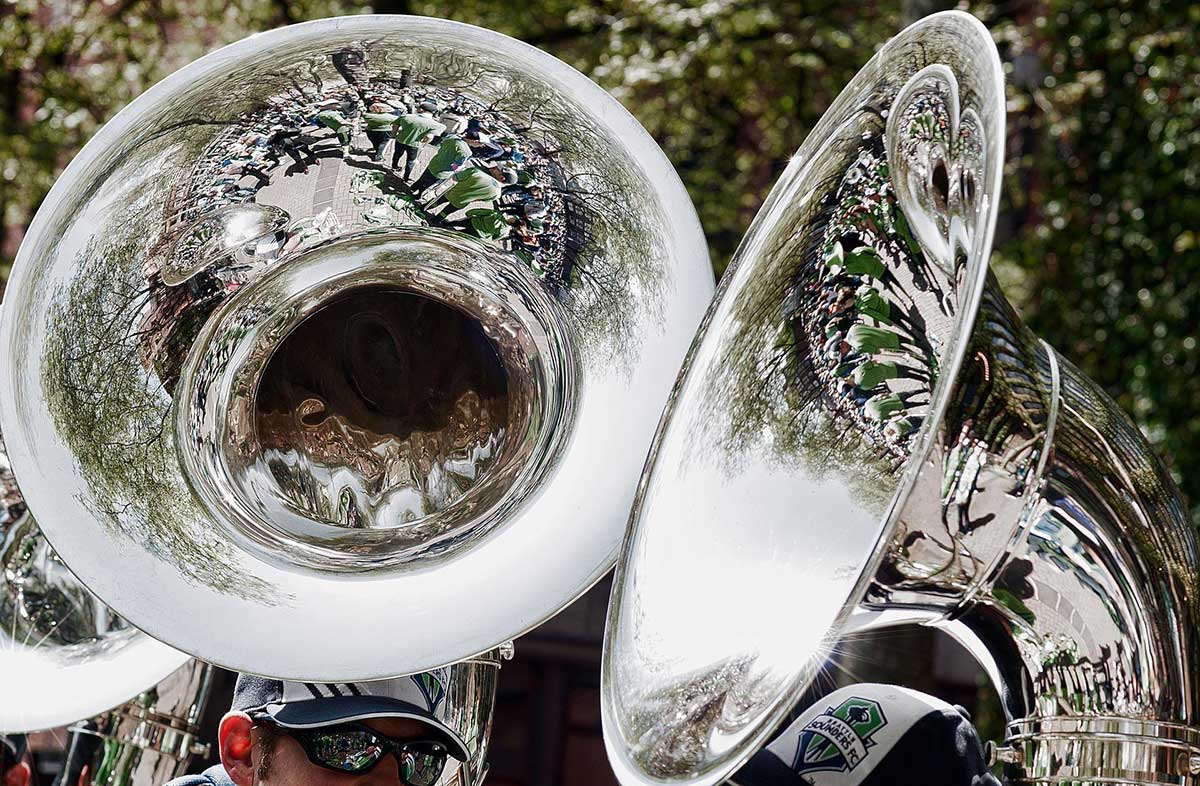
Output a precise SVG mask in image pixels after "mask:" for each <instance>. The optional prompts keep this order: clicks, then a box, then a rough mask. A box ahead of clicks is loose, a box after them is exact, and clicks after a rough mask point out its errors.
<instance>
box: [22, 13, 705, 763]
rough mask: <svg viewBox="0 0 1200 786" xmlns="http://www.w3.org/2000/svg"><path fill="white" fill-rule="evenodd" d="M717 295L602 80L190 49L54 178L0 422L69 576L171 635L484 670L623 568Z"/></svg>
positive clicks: (311, 37) (503, 60) (390, 24)
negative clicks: (498, 651)
mask: <svg viewBox="0 0 1200 786" xmlns="http://www.w3.org/2000/svg"><path fill="white" fill-rule="evenodd" d="M711 294H712V274H711V270H710V268H709V265H708V255H707V251H706V248H705V244H704V238H703V234H702V232H701V229H700V226H699V222H698V221H697V219H696V216H695V212H694V210H693V208H692V206H691V204H690V202H689V200H688V198H687V195H686V192H685V191H684V189H683V186H682V185H681V183H680V182H679V179H678V177H677V176H676V174H675V173H674V171H673V170H672V168H671V167H670V165H669V163H668V162H667V160H666V158H665V157H664V156H663V155H662V153H661V151H660V150H659V149H658V148H657V146H656V145H655V144H654V143H653V141H652V140H651V139H650V137H649V136H648V135H647V134H646V132H645V131H644V130H643V129H642V128H641V127H640V126H639V125H638V124H637V122H636V121H635V120H634V119H633V118H632V117H631V116H630V115H629V114H628V113H627V112H626V111H625V110H624V109H622V108H621V106H620V105H619V104H618V103H617V102H616V101H615V100H614V99H612V98H611V97H610V96H608V95H607V94H606V93H605V92H604V91H603V90H601V89H600V88H599V87H598V86H596V85H595V84H593V83H592V82H590V81H589V80H587V79H586V78H585V77H583V76H582V75H581V74H579V73H578V72H576V71H574V70H573V69H571V68H569V67H568V66H566V65H565V64H563V63H561V62H559V61H557V60H555V59H554V58H552V57H549V56H548V55H546V54H544V53H542V52H539V51H538V50H536V49H534V48H532V47H529V46H526V45H524V44H521V43H519V42H517V41H515V40H513V39H510V38H507V37H505V36H502V35H499V34H496V33H492V32H488V31H485V30H481V29H478V28H475V27H471V26H467V25H462V24H457V23H453V22H446V21H441V20H431V19H422V18H413V17H384V16H358V17H353V18H343V19H329V20H324V21H320V22H313V23H308V24H302V25H296V26H293V27H288V28H284V29H280V30H275V31H272V32H268V33H262V34H259V35H256V36H254V37H253V38H250V39H246V40H244V41H241V42H239V43H236V44H233V45H232V46H229V47H226V48H224V49H222V50H220V51H218V52H215V53H213V54H210V55H208V56H206V57H204V58H202V59H200V60H198V61H197V62H195V63H193V64H191V65H189V66H188V67H186V68H185V69H183V70H182V71H180V72H178V73H176V74H174V75H173V76H171V77H169V78H168V79H166V80H164V81H163V82H162V83H160V84H158V85H156V86H155V87H153V88H151V89H150V90H149V91H147V92H146V94H144V95H143V96H141V97H139V98H138V99H136V100H135V101H134V102H133V103H131V104H130V105H129V106H128V107H127V108H126V109H124V110H123V111H122V112H120V113H119V114H118V115H117V116H116V117H115V118H114V119H113V120H111V121H110V122H109V123H108V124H107V125H106V126H105V127H104V128H103V129H102V130H101V131H100V132H99V133H98V134H97V135H96V137H95V138H94V139H93V140H92V141H91V142H90V143H89V144H88V145H87V146H86V147H85V148H84V150H83V151H82V152H81V153H80V154H79V155H78V156H77V157H76V159H75V160H74V161H73V162H72V163H71V165H70V166H69V167H68V168H67V170H66V172H65V173H64V174H63V176H62V177H61V178H60V179H59V181H58V183H57V184H56V185H55V187H54V188H53V190H52V191H51V192H50V194H49V195H48V196H47V198H46V200H45V203H44V204H43V206H42V208H41V210H40V211H39V212H38V215H37V216H36V218H35V220H34V222H33V224H32V226H31V227H30V230H29V233H28V234H27V236H26V239H25V242H24V244H23V245H22V247H21V251H20V253H19V255H18V258H17V262H16V265H15V267H14V270H13V276H12V279H11V281H10V282H9V286H8V290H7V292H6V297H5V303H4V308H3V313H2V315H0V420H2V423H3V433H4V437H5V440H6V443H7V448H8V451H9V454H10V457H11V460H12V468H13V470H14V471H15V474H16V478H17V480H18V481H19V482H20V487H21V489H22V491H23V492H24V495H25V498H26V500H27V502H28V504H29V508H30V509H31V510H32V511H33V512H34V513H35V514H36V516H37V518H38V522H39V523H40V524H41V526H42V528H43V529H44V532H45V535H46V537H47V538H48V540H49V542H50V543H52V544H53V546H54V549H55V550H56V551H57V553H58V554H59V555H60V556H61V559H62V561H63V562H64V563H65V564H66V565H68V566H70V569H71V570H72V571H73V572H74V573H75V574H76V575H77V576H78V577H79V578H80V579H81V580H82V581H83V582H84V584H86V586H87V587H88V588H90V589H91V590H92V591H94V592H95V593H96V595H97V596H99V597H100V598H101V599H102V600H103V602H104V603H105V604H108V606H110V607H111V608H112V609H113V610H114V611H115V613H117V614H120V615H121V617H122V618H123V619H125V620H127V621H128V622H129V623H130V624H132V625H134V626H137V627H138V628H140V629H142V630H144V631H146V632H147V633H149V634H150V635H152V636H154V637H155V638H157V639H160V640H161V641H163V642H165V643H166V644H169V645H170V646H172V647H175V648H178V649H179V650H181V651H183V652H186V653H188V654H191V655H194V656H196V657H198V658H202V659H204V660H205V661H208V662H211V663H215V664H219V665H221V666H225V667H228V668H231V669H236V670H240V671H249V672H255V673H260V674H268V675H271V676H276V677H282V678H288V679H305V680H315V681H320V682H345V681H359V680H368V679H373V678H383V677H390V676H394V675H397V674H404V673H412V672H417V671H425V670H429V669H433V668H436V667H442V666H444V665H445V664H449V663H458V664H460V665H461V664H462V662H464V659H468V660H467V662H468V663H482V665H479V668H481V669H485V670H487V669H491V671H490V672H489V673H493V674H494V665H495V662H496V659H495V658H491V657H488V658H485V660H486V661H487V662H480V661H479V660H478V658H479V657H480V653H487V652H489V651H493V652H494V651H495V648H497V647H498V646H499V645H501V644H502V643H503V642H505V641H507V640H509V639H512V638H514V637H515V636H517V635H519V634H521V633H522V632H524V631H526V630H529V629H530V628H532V627H534V626H536V625H537V624H539V623H540V622H542V621H544V620H545V619H546V618H548V617H550V616H551V615H553V614H554V613H556V612H557V611H558V610H559V609H560V608H562V607H563V606H564V605H566V604H567V603H569V602H570V601H571V600H573V599H574V598H576V597H577V596H579V595H580V594H581V593H583V592H584V591H585V590H586V589H587V588H588V587H589V586H591V585H592V583H594V582H595V581H596V579H598V578H599V577H600V576H601V575H603V574H604V573H605V572H606V571H607V570H608V569H609V568H610V567H611V565H612V564H613V561H614V559H615V556H616V552H617V550H618V545H619V543H620V539H621V535H622V532H623V526H624V522H625V519H626V515H627V512H628V508H629V506H630V504H631V502H632V499H633V496H634V491H635V487H636V484H637V481H638V477H639V474H640V471H641V468H642V460H643V456H644V454H645V451H646V449H647V448H648V446H649V444H650V440H651V435H652V433H653V428H654V424H655V423H656V422H657V419H658V417H659V415H660V412H661V408H662V405H663V402H664V401H665V400H666V398H667V395H668V392H669V390H670V386H671V383H672V381H673V379H674V376H675V372H676V370H677V369H678V367H679V364H680V362H681V361H682V359H683V355H684V352H685V351H686V349H687V346H688V344H689V342H690V340H691V337H692V335H693V333H694V331H695V328H696V326H697V324H698V322H699V319H700V317H701V315H702V313H703V309H704V308H705V306H706V305H707V303H708V302H709V300H710V298H711ZM471 659H474V660H471ZM451 668H456V667H451ZM472 668H474V667H472ZM2 671H3V670H0V672H2ZM460 671H461V669H460ZM143 676H144V675H143ZM463 679H464V682H463V685H469V687H464V688H463V692H462V695H460V696H457V697H456V698H457V699H459V700H461V701H462V702H468V703H469V702H471V701H474V702H475V703H479V702H480V701H483V699H480V696H483V694H487V693H488V691H489V690H492V689H494V678H487V677H485V676H478V677H477V678H473V677H471V676H470V674H467V675H466V676H464V678H463ZM141 687H144V683H143V685H142V686H141ZM46 688H47V689H50V686H46ZM138 689H140V688H138ZM135 690H136V689H135ZM120 692H121V691H120V690H117V688H116V686H113V693H114V694H117V693H120ZM132 692H133V691H130V693H126V694H125V695H131V693H132ZM472 697H473V698H472ZM485 698H486V702H485V703H486V706H487V712H486V713H485V712H476V713H475V714H474V715H473V716H472V717H473V718H474V721H473V722H476V723H477V724H479V726H478V728H479V729H482V733H481V734H480V735H478V736H479V737H480V738H481V739H486V726H487V721H488V718H490V701H491V699H490V694H489V695H488V696H487V697H485ZM458 706H460V707H461V706H462V705H458ZM451 709H453V708H451ZM464 722H465V721H464ZM477 758H478V757H477ZM472 769H475V768H474V766H473V767H472ZM478 775H479V772H478V771H477V770H476V771H475V772H473V773H471V776H472V777H474V778H476V779H477V776H478Z"/></svg>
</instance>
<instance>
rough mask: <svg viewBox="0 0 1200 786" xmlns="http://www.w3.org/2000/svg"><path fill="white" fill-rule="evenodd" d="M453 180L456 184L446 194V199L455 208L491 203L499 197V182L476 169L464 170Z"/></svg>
mask: <svg viewBox="0 0 1200 786" xmlns="http://www.w3.org/2000/svg"><path fill="white" fill-rule="evenodd" d="M454 179H455V180H457V181H458V182H457V183H455V184H454V187H453V188H451V189H450V190H449V191H447V192H446V199H447V200H448V201H449V202H450V204H452V205H454V206H455V207H466V206H467V205H469V204H471V203H472V202H493V201H495V200H496V199H497V198H498V197H499V196H500V181H499V180H497V179H496V178H494V177H492V176H491V175H489V174H488V173H487V172H484V171H483V170H482V169H480V168H478V167H470V168H469V169H464V170H462V171H461V172H459V173H458V174H456V175H455V176H454Z"/></svg>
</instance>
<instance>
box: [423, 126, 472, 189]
mask: <svg viewBox="0 0 1200 786" xmlns="http://www.w3.org/2000/svg"><path fill="white" fill-rule="evenodd" d="M470 157H471V147H470V146H469V145H468V144H467V143H466V142H464V141H463V140H462V139H461V138H460V137H457V136H448V137H446V138H445V139H443V140H442V144H441V145H439V146H438V149H437V152H436V153H434V154H433V158H431V159H430V160H429V169H428V170H427V171H428V172H429V174H431V175H433V176H434V177H436V178H437V179H438V180H445V179H446V178H448V177H450V176H451V175H453V174H454V173H455V172H456V171H458V169H459V168H460V167H462V165H463V164H465V163H466V162H467V159H469V158H470Z"/></svg>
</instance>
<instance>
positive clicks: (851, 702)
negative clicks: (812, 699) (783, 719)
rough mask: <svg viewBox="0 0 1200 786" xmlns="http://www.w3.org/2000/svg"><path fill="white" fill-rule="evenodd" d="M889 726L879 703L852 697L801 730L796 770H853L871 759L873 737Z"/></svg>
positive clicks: (826, 711) (800, 771)
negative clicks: (869, 750) (867, 759)
mask: <svg viewBox="0 0 1200 786" xmlns="http://www.w3.org/2000/svg"><path fill="white" fill-rule="evenodd" d="M886 725H887V718H886V717H884V715H883V707H881V706H879V702H877V701H875V700H874V699H863V698H859V697H858V696H851V697H850V698H848V699H846V700H845V701H843V702H842V703H841V704H839V705H838V706H836V707H830V708H829V709H827V710H825V712H823V713H821V714H820V715H818V716H817V717H815V718H813V719H812V720H811V721H809V722H808V725H807V726H805V727H804V731H802V732H801V733H800V745H799V746H798V747H797V748H796V760H795V761H794V762H793V763H792V769H793V770H794V771H795V772H797V773H804V772H817V771H832V772H846V771H849V770H852V769H854V768H855V767H857V766H858V765H859V764H860V763H862V761H863V760H864V759H865V758H867V749H868V748H870V747H871V746H873V745H874V744H875V742H874V741H873V740H872V739H871V738H872V737H873V736H874V734H875V732H877V731H879V730H880V729H882V728H883V727H884V726H886Z"/></svg>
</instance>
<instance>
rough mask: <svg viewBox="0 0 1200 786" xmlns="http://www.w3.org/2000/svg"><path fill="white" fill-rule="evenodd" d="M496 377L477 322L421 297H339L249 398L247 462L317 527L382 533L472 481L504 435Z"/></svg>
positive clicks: (298, 331) (495, 359) (308, 322)
mask: <svg viewBox="0 0 1200 786" xmlns="http://www.w3.org/2000/svg"><path fill="white" fill-rule="evenodd" d="M511 414H512V408H511V407H510V401H509V384H508V376H507V374H506V372H505V367H504V362H503V360H502V355H501V351H500V349H499V348H498V347H497V346H496V345H495V343H494V342H493V341H492V340H491V339H490V338H489V337H488V335H487V334H486V333H485V331H484V329H483V326H482V325H481V324H480V323H479V321H478V320H476V319H474V318H472V317H471V316H470V315H468V314H466V313H464V312H462V311H460V310H458V309H456V308H454V307H452V306H449V305H447V304H445V303H441V302H438V301H436V300H433V299H431V298H429V297H425V296H423V295H421V294H418V293H415V292H409V291H403V290H397V289H390V288H382V289H381V288H361V289H358V290H355V291H351V292H347V293H344V294H342V295H341V296H339V297H337V298H336V299H334V300H332V301H331V302H329V303H328V304H326V305H325V306H323V307H321V308H320V309H319V310H317V311H315V312H314V313H312V314H310V315H309V316H308V317H306V318H305V319H304V320H302V321H301V322H300V323H299V324H298V325H296V326H295V327H294V328H293V329H292V331H291V332H290V333H289V334H288V335H287V336H286V337H285V338H284V339H283V340H282V341H281V342H280V343H279V345H278V347H277V348H276V349H275V351H274V353H273V355H272V356H271V358H270V360H269V361H268V362H267V364H266V367H265V368H264V370H263V372H262V376H261V378H260V380H259V384H258V390H257V392H256V395H255V396H254V433H255V437H256V439H257V441H258V443H259V445H258V450H257V451H256V452H257V453H258V459H259V461H260V462H261V466H260V468H262V469H266V470H267V472H269V474H270V477H271V478H273V480H274V484H275V486H276V488H275V489H274V492H275V494H277V495H278V497H279V501H280V502H281V503H283V504H284V505H286V506H287V507H290V508H292V509H293V510H295V511H296V512H298V513H302V514H307V517H309V518H311V519H312V520H314V521H317V522H323V523H327V524H332V525H337V526H341V527H351V528H379V527H394V526H400V525H403V524H406V523H411V522H414V521H417V520H419V519H422V518H424V517H426V516H429V515H431V514H434V513H436V512H438V511H441V510H443V509H445V508H446V507H447V506H449V505H451V504H452V503H454V502H455V501H456V500H458V499H460V498H461V497H462V496H463V494H465V493H466V492H467V491H468V490H469V489H471V488H472V487H474V486H475V485H477V484H478V483H479V482H480V480H481V479H482V478H483V477H484V476H485V475H486V474H487V473H488V470H489V469H491V468H492V467H493V466H494V465H495V464H496V462H497V461H498V460H499V459H500V457H501V456H502V455H503V454H504V452H505V447H506V438H507V435H508V434H509V433H511V428H512V424H511V423H510V416H511Z"/></svg>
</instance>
